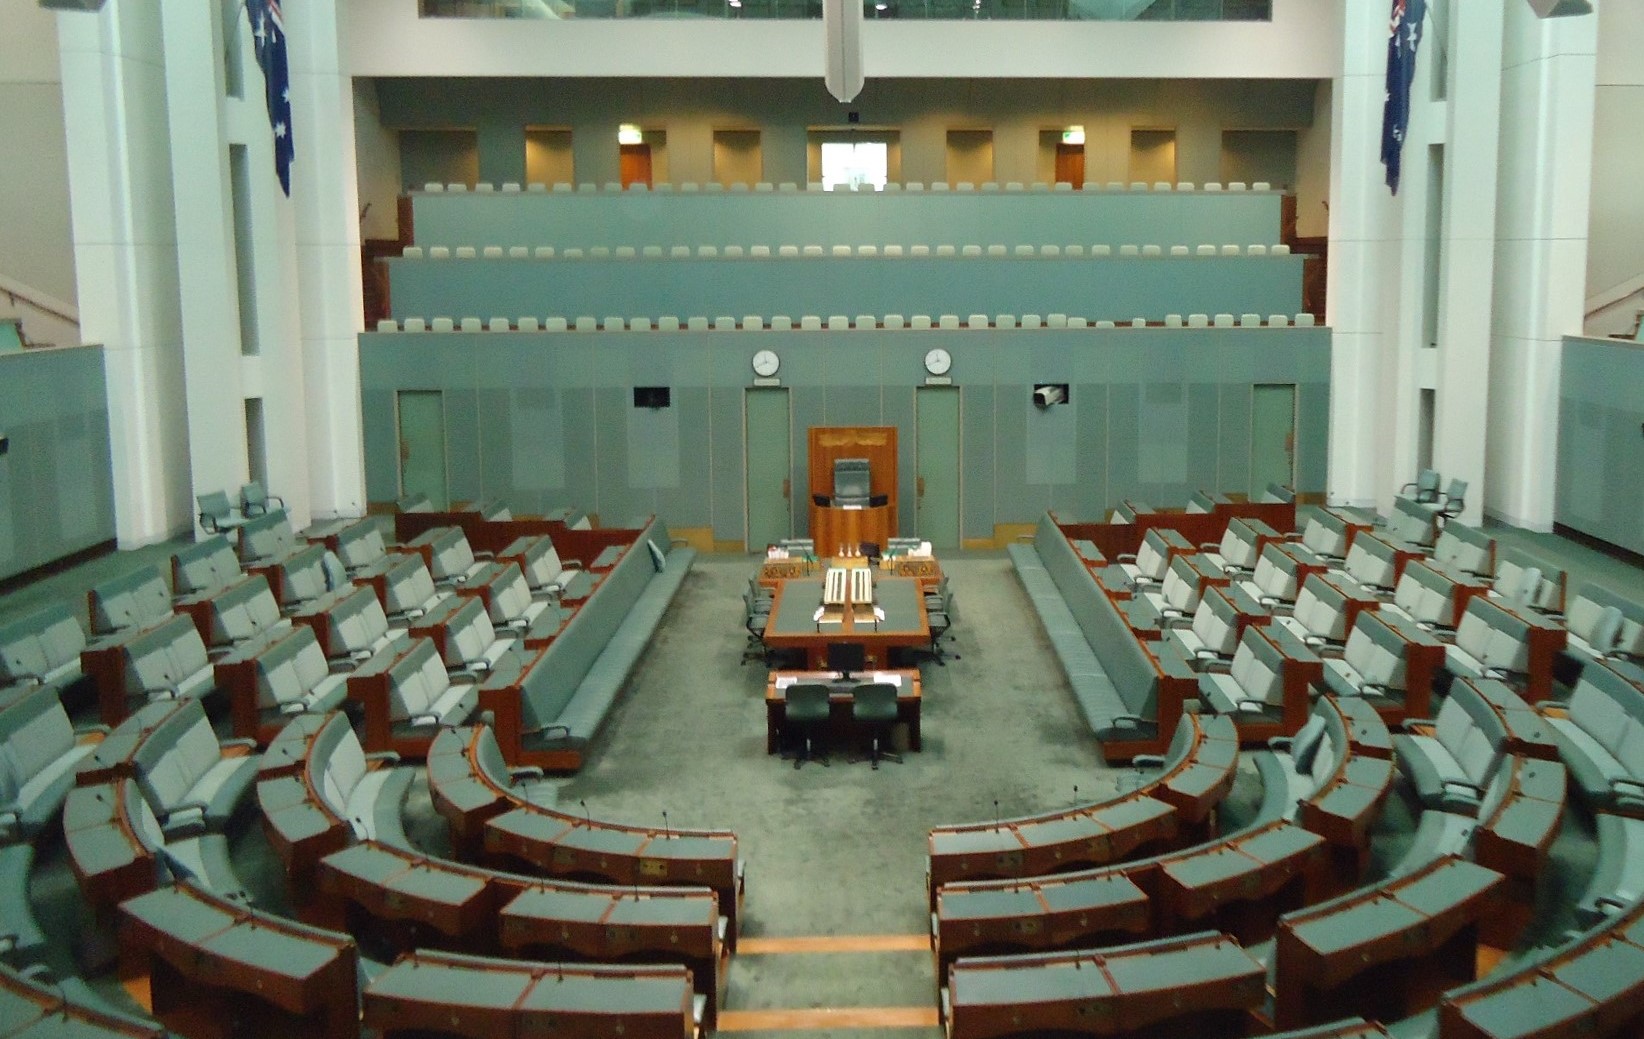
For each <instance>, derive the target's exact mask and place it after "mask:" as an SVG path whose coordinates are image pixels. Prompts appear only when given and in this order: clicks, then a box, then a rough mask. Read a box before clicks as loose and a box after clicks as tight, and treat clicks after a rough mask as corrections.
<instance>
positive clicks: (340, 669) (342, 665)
mask: <svg viewBox="0 0 1644 1039" xmlns="http://www.w3.org/2000/svg"><path fill="white" fill-rule="evenodd" d="M364 662H365V661H364V660H363V659H361V658H358V657H352V656H351V657H349V658H348V659H347V660H331V661H327V662H326V668H327V669H328V670H329V671H330V672H331V673H332V674H334V675H345V674H347V673H348V672H350V671H352V670H354V665H355V664H363V663H364Z"/></svg>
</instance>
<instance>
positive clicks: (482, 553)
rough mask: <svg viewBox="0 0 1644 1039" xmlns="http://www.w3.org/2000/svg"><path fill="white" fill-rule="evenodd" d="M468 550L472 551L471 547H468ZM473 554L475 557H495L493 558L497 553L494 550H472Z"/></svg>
mask: <svg viewBox="0 0 1644 1039" xmlns="http://www.w3.org/2000/svg"><path fill="white" fill-rule="evenodd" d="M469 551H470V552H473V550H472V549H469ZM473 556H474V558H475V559H495V558H497V554H496V553H495V552H473Z"/></svg>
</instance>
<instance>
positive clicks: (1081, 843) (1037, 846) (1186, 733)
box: [929, 715, 1239, 905]
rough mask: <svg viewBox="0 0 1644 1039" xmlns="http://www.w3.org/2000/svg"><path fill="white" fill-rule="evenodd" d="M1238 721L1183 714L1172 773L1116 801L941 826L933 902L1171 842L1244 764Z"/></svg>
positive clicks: (934, 851) (1205, 812) (935, 834)
mask: <svg viewBox="0 0 1644 1039" xmlns="http://www.w3.org/2000/svg"><path fill="white" fill-rule="evenodd" d="M1238 751H1239V747H1238V740H1237V735H1236V733H1235V731H1234V727H1233V723H1232V722H1231V721H1229V720H1228V719H1225V718H1216V717H1214V716H1210V715H1205V716H1199V715H1183V717H1182V721H1181V724H1180V725H1179V726H1178V728H1177V730H1176V736H1175V738H1173V739H1172V741H1171V752H1170V755H1169V757H1168V758H1167V760H1166V762H1165V769H1164V771H1163V772H1162V773H1161V774H1160V775H1158V776H1157V777H1155V778H1154V779H1153V780H1152V781H1150V782H1149V783H1147V784H1146V785H1145V786H1142V787H1140V788H1139V789H1137V790H1134V791H1132V792H1130V793H1128V794H1126V795H1124V796H1123V797H1120V798H1118V799H1116V800H1112V801H1107V802H1103V803H1094V804H1087V805H1081V806H1079V807H1077V808H1070V809H1065V810H1062V811H1057V812H1047V813H1044V814H1042V815H1032V816H1023V817H1020V818H1015V819H1005V820H1000V821H999V822H996V823H968V824H964V825H959V826H943V827H937V828H936V829H933V830H931V832H930V839H929V844H930V892H931V903H932V905H934V904H935V902H936V895H937V892H938V890H940V889H941V887H942V886H943V885H944V884H951V883H954V882H956V881H963V880H988V879H993V878H1005V879H1015V880H1020V879H1022V878H1025V877H1035V876H1044V875H1048V874H1052V873H1063V872H1067V871H1070V870H1078V869H1090V868H1093V867H1096V866H1104V865H1107V864H1108V863H1111V862H1118V861H1121V860H1123V859H1125V858H1127V857H1128V856H1130V855H1132V854H1134V853H1136V852H1137V851H1138V850H1139V849H1142V848H1147V847H1153V846H1158V845H1168V844H1170V843H1172V842H1174V841H1176V840H1177V839H1178V836H1179V834H1180V833H1181V832H1182V831H1184V830H1191V829H1193V828H1195V827H1197V826H1198V824H1200V823H1202V822H1203V821H1205V820H1206V819H1207V818H1208V817H1209V814H1210V811H1211V809H1212V808H1213V807H1214V806H1215V805H1216V804H1218V803H1219V802H1220V801H1221V799H1222V798H1223V797H1225V796H1226V795H1227V792H1228V790H1229V789H1231V787H1232V784H1233V776H1234V773H1235V771H1236V770H1237V768H1238V760H1239V753H1238Z"/></svg>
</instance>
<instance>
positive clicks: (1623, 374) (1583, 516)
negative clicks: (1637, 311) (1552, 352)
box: [1553, 336, 1644, 552]
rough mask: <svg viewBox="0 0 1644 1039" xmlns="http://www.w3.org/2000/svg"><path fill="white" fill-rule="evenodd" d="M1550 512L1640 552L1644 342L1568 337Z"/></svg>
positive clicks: (1643, 530) (1643, 531) (1643, 540)
mask: <svg viewBox="0 0 1644 1039" xmlns="http://www.w3.org/2000/svg"><path fill="white" fill-rule="evenodd" d="M1553 518H1554V519H1555V520H1556V521H1557V522H1559V523H1562V524H1564V525H1565V526H1568V527H1572V528H1574V529H1576V530H1579V531H1581V532H1582V533H1584V534H1590V535H1592V536H1593V537H1596V538H1601V539H1603V540H1605V541H1608V542H1610V543H1611V544H1614V545H1619V546H1621V547H1622V548H1625V549H1629V550H1631V551H1633V552H1644V346H1640V345H1639V344H1637V343H1632V342H1627V341H1625V340H1612V339H1582V338H1578V337H1574V336H1570V337H1566V338H1565V340H1564V354H1563V361H1562V364H1561V378H1560V384H1559V418H1558V474H1557V484H1556V491H1555V499H1554V512H1553Z"/></svg>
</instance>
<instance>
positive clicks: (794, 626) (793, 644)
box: [765, 574, 930, 671]
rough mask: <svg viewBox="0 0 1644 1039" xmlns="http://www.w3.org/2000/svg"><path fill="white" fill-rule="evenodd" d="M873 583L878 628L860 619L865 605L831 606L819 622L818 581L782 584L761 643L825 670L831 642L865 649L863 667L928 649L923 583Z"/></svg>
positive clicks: (892, 580) (894, 580)
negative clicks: (881, 615)
mask: <svg viewBox="0 0 1644 1039" xmlns="http://www.w3.org/2000/svg"><path fill="white" fill-rule="evenodd" d="M874 576H875V579H874V583H873V588H874V597H875V601H876V603H877V605H878V606H879V607H880V608H881V609H883V610H884V612H885V619H884V620H882V621H879V622H878V623H877V624H876V623H874V622H873V621H871V620H864V619H862V618H861V617H859V616H858V612H859V611H860V610H865V609H866V607H865V605H858V604H855V603H847V604H846V605H845V606H844V607H843V608H842V609H838V608H830V610H829V615H828V617H826V618H824V619H823V620H822V621H820V622H818V621H817V620H816V619H815V614H816V609H817V607H818V606H820V605H821V604H822V581H823V579H822V578H820V577H804V578H795V579H791V580H786V581H781V582H779V583H778V584H777V586H776V596H775V598H773V599H772V600H771V616H770V620H768V621H766V623H765V644H766V645H767V646H770V647H772V648H773V649H797V650H803V651H804V652H805V666H806V667H807V668H810V669H813V670H818V671H820V670H822V669H823V668H825V667H826V666H827V654H828V644H829V643H830V642H852V643H857V644H859V645H861V646H862V647H863V648H864V649H865V650H866V651H867V665H868V667H870V668H874V667H877V668H883V667H884V666H885V662H886V657H887V655H888V653H889V651H890V650H892V649H898V648H909V649H912V648H920V647H924V646H929V645H930V621H929V619H928V618H927V617H926V616H925V596H924V594H923V592H924V589H923V586H922V584H921V582H920V581H919V580H918V579H917V578H910V577H881V576H879V575H878V574H875V575H874Z"/></svg>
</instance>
